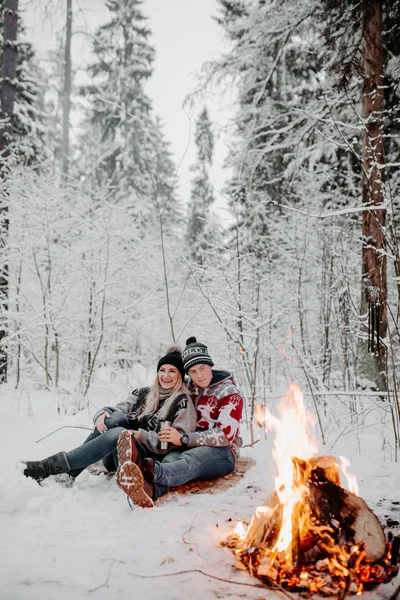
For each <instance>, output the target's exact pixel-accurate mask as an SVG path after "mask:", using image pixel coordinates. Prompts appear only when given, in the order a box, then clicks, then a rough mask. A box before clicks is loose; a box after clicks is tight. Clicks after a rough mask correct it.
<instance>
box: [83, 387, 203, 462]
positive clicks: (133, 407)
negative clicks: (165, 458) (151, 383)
mask: <svg viewBox="0 0 400 600" xmlns="http://www.w3.org/2000/svg"><path fill="white" fill-rule="evenodd" d="M149 389H150V388H148V387H145V388H140V389H136V390H134V391H133V392H132V393H131V394H129V396H128V397H127V398H126V399H125V400H124V401H123V402H119V403H118V404H117V405H116V406H104V407H103V408H101V409H100V410H98V411H97V412H96V414H95V415H94V417H93V421H96V419H97V417H99V416H100V415H101V414H102V413H103V412H106V411H107V412H108V413H110V414H111V413H113V412H114V411H120V412H122V413H124V414H126V415H127V417H128V419H129V421H130V428H131V429H136V430H137V431H138V432H139V435H138V438H137V439H138V440H139V442H140V443H141V444H143V446H145V447H146V448H147V449H148V450H150V452H152V453H154V454H158V455H164V454H167V452H169V451H170V450H172V449H173V448H174V447H175V446H173V445H172V444H169V447H168V448H167V450H161V448H159V443H158V436H157V432H158V431H159V428H160V418H159V416H158V414H157V412H156V413H154V414H152V415H148V416H146V417H144V418H143V419H139V417H140V413H141V412H142V410H143V408H144V404H145V401H146V396H147V394H148V393H149ZM162 405H163V401H162V400H161V402H160V408H161V407H162ZM165 419H166V420H167V421H171V423H172V425H171V427H174V428H175V429H177V430H178V431H180V432H182V433H192V432H193V431H196V423H197V416H196V409H195V408H194V405H193V402H192V400H191V399H190V397H189V396H188V394H185V393H183V394H179V395H178V396H177V397H176V398H175V400H174V402H173V404H172V406H171V408H170V410H169V412H168V415H167V416H166V417H165Z"/></svg>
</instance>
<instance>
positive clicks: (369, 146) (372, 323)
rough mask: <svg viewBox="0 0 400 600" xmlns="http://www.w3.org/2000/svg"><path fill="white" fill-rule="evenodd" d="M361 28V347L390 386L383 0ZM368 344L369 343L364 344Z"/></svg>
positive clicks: (367, 366) (369, 365)
mask: <svg viewBox="0 0 400 600" xmlns="http://www.w3.org/2000/svg"><path fill="white" fill-rule="evenodd" d="M362 11H363V30H362V47H361V49H362V69H363V77H364V83H363V90H362V116H363V119H364V126H363V130H362V201H363V204H364V205H365V206H366V207H368V208H366V210H365V211H364V212H363V217H362V236H363V250H362V294H361V312H362V314H366V313H368V348H365V347H363V348H362V354H363V356H362V360H363V362H364V365H363V370H364V374H366V375H368V376H369V377H371V374H372V377H373V379H374V380H375V382H376V384H377V386H378V389H381V390H383V389H386V377H385V372H386V354H387V353H386V346H385V344H384V342H383V339H384V338H385V337H386V334H387V309H386V299H387V280H386V256H385V255H384V246H385V242H384V227H385V222H386V210H384V209H375V208H374V206H376V205H381V204H383V202H384V199H385V190H384V186H385V176H386V169H385V152H384V142H383V127H384V109H385V99H384V89H383V88H384V73H385V67H386V61H387V59H386V52H385V50H384V48H383V45H382V2H381V0H363V3H362ZM364 346H365V344H364Z"/></svg>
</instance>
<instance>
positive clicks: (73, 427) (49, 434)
mask: <svg viewBox="0 0 400 600" xmlns="http://www.w3.org/2000/svg"><path fill="white" fill-rule="evenodd" d="M67 428H68V429H86V430H87V431H92V429H91V428H90V427H83V426H82V425H63V426H62V427H59V428H58V429H55V430H54V431H51V432H50V433H48V434H47V435H45V436H44V437H42V438H40V440H36V442H35V444H37V443H38V442H41V441H42V440H45V439H46V438H48V437H50V436H51V435H53V433H57V431H60V430H61V429H67Z"/></svg>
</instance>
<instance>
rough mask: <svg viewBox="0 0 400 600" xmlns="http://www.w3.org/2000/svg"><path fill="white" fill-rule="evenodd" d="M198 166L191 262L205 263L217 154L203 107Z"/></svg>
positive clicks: (191, 218)
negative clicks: (212, 175) (214, 157)
mask: <svg viewBox="0 0 400 600" xmlns="http://www.w3.org/2000/svg"><path fill="white" fill-rule="evenodd" d="M195 142H196V153H197V160H196V163H195V164H194V165H193V166H192V167H191V171H192V173H193V177H192V187H191V192H190V201H189V207H188V213H189V214H188V228H187V240H188V244H189V249H190V256H191V259H192V260H194V261H195V262H198V263H200V264H201V263H202V262H203V260H204V252H206V251H207V249H210V241H211V240H210V237H211V228H210V223H209V218H210V208H211V206H212V204H213V202H214V194H213V189H212V185H211V182H210V169H211V167H212V160H213V151H214V135H213V132H212V128H211V122H210V118H209V116H208V111H207V108H204V109H203V110H202V111H201V113H200V114H199V117H198V119H197V122H196V131H195Z"/></svg>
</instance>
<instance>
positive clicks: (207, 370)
mask: <svg viewBox="0 0 400 600" xmlns="http://www.w3.org/2000/svg"><path fill="white" fill-rule="evenodd" d="M188 375H189V377H190V379H191V380H192V381H193V383H194V384H195V385H197V387H201V388H206V387H208V386H209V385H210V383H211V379H212V376H213V373H212V369H211V367H210V365H203V364H200V365H194V366H193V367H190V369H189V371H188Z"/></svg>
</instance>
